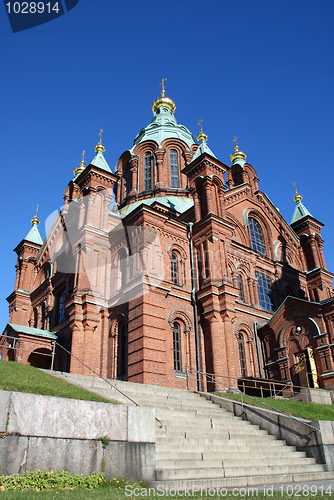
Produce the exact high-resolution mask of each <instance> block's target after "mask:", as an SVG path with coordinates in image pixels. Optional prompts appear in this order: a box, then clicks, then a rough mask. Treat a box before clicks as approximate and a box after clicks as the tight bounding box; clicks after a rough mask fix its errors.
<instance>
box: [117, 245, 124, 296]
mask: <svg viewBox="0 0 334 500" xmlns="http://www.w3.org/2000/svg"><path fill="white" fill-rule="evenodd" d="M126 269H127V259H126V252H125V250H124V248H122V249H121V250H120V251H119V252H118V254H117V256H116V288H117V292H119V291H120V290H122V288H124V286H125V285H126V281H127V279H126Z"/></svg>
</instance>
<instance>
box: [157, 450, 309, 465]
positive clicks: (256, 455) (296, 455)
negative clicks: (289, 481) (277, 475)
mask: <svg viewBox="0 0 334 500" xmlns="http://www.w3.org/2000/svg"><path fill="white" fill-rule="evenodd" d="M231 448H232V449H231ZM240 457H242V458H243V459H248V458H251V459H252V460H256V461H257V460H259V459H276V458H285V459H287V460H290V459H291V458H292V460H296V461H297V460H299V459H300V458H303V457H306V453H305V452H304V451H295V447H294V446H282V447H281V448H277V447H274V448H273V449H268V450H266V451H263V447H262V448H260V447H258V448H254V447H249V446H242V447H235V446H232V447H231V446H229V447H226V448H223V449H221V450H220V451H215V452H198V451H191V450H190V451H180V452H179V451H170V450H169V451H167V452H164V451H161V450H160V451H158V452H157V453H156V460H159V461H165V460H167V461H169V460H172V461H173V460H174V461H179V460H204V461H210V460H220V461H221V462H223V461H224V460H231V461H233V460H239V459H240ZM312 460H313V459H312Z"/></svg>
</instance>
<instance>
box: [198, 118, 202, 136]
mask: <svg viewBox="0 0 334 500" xmlns="http://www.w3.org/2000/svg"><path fill="white" fill-rule="evenodd" d="M202 121H203V120H202V119H201V120H199V122H198V125H199V126H200V130H199V133H200V134H202V133H203V130H202Z"/></svg>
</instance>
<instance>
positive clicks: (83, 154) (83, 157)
mask: <svg viewBox="0 0 334 500" xmlns="http://www.w3.org/2000/svg"><path fill="white" fill-rule="evenodd" d="M85 153H86V151H85V150H83V152H82V160H81V163H85V161H84V159H85Z"/></svg>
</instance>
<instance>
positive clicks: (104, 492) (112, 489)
mask: <svg viewBox="0 0 334 500" xmlns="http://www.w3.org/2000/svg"><path fill="white" fill-rule="evenodd" d="M117 481H118V480H116V479H112V480H110V481H106V482H105V485H104V486H102V488H99V489H96V490H79V489H78V490H59V489H57V490H50V491H41V492H36V491H31V490H30V491H6V492H0V500H63V499H65V500H121V499H126V498H132V499H134V498H161V499H162V500H166V499H168V500H170V499H171V498H177V499H184V498H188V499H189V498H194V499H196V500H199V499H201V498H202V499H203V498H214V499H216V500H217V499H220V500H221V499H222V498H223V499H224V498H231V499H238V498H246V499H247V500H251V499H254V500H255V499H266V500H268V499H269V500H270V499H273V500H278V499H281V500H288V499H291V498H295V499H297V498H298V499H299V500H300V499H303V498H304V499H305V498H309V499H315V500H320V499H326V500H327V499H330V498H332V495H333V494H334V493H333V492H332V493H330V492H328V493H325V489H326V488H324V492H323V494H321V490H319V487H318V493H316V494H314V493H313V494H311V491H310V490H308V493H309V494H308V495H303V491H301V492H299V494H297V496H294V495H292V494H289V495H287V494H286V493H284V494H283V495H282V493H281V492H280V491H274V492H273V495H271V494H270V495H264V494H263V492H260V491H259V492H258V494H255V493H254V494H249V495H248V494H243V490H247V487H246V488H238V490H239V491H240V493H242V494H241V495H236V494H235V493H234V494H233V492H232V491H231V490H230V491H227V494H226V495H223V494H219V495H218V496H217V495H214V496H212V495H209V494H208V495H207V496H205V493H204V492H203V494H202V496H201V494H200V492H197V493H194V494H193V495H192V494H190V495H189V496H188V495H186V496H185V495H184V494H182V493H181V494H180V495H178V494H168V495H166V494H163V495H161V493H159V494H158V493H157V492H156V495H155V496H154V495H153V493H152V492H151V493H150V494H148V492H147V495H145V494H144V495H143V494H141V492H142V489H141V488H144V487H146V488H147V486H145V485H144V484H142V483H139V482H135V481H130V480H124V479H121V480H120V481H119V482H118V483H117ZM125 481H126V483H125ZM124 483H125V484H129V485H131V486H132V487H133V488H138V489H139V490H138V492H136V493H137V495H136V496H135V495H134V494H133V495H129V494H127V493H126V490H125V484H124ZM250 488H251V487H250ZM294 491H295V490H294ZM128 492H129V490H128ZM144 493H145V492H144ZM170 493H172V492H170ZM173 493H174V492H173ZM190 493H191V492H190ZM306 493H307V492H306Z"/></svg>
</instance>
